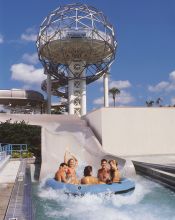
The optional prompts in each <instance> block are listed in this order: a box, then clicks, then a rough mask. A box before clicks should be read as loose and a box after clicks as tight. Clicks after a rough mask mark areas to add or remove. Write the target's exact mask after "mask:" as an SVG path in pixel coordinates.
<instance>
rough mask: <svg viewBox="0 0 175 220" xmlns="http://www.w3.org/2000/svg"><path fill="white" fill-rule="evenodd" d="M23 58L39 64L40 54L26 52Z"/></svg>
mask: <svg viewBox="0 0 175 220" xmlns="http://www.w3.org/2000/svg"><path fill="white" fill-rule="evenodd" d="M22 59H23V60H24V61H26V62H28V63H31V64H37V63H38V54H37V53H33V54H28V53H25V54H24V55H23V56H22Z"/></svg>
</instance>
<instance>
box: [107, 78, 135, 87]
mask: <svg viewBox="0 0 175 220" xmlns="http://www.w3.org/2000/svg"><path fill="white" fill-rule="evenodd" d="M113 87H116V88H118V89H126V88H129V87H131V83H130V82H129V81H128V80H125V81H122V80H119V81H111V82H109V88H113Z"/></svg>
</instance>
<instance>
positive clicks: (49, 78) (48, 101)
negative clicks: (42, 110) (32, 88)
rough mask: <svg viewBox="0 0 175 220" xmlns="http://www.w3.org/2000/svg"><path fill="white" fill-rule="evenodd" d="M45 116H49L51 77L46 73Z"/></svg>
mask: <svg viewBox="0 0 175 220" xmlns="http://www.w3.org/2000/svg"><path fill="white" fill-rule="evenodd" d="M47 114H51V75H50V74H48V73H47Z"/></svg>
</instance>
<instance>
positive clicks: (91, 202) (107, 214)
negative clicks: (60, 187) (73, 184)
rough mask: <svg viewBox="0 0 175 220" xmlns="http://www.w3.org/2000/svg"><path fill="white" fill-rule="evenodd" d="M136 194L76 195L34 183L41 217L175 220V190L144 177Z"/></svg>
mask: <svg viewBox="0 0 175 220" xmlns="http://www.w3.org/2000/svg"><path fill="white" fill-rule="evenodd" d="M135 183H136V188H135V190H134V191H133V193H129V194H125V195H124V194H123V195H104V194H100V195H90V194H86V195H85V196H83V197H74V196H70V195H69V196H68V195H65V194H64V193H63V192H61V191H56V190H53V189H51V188H50V189H46V188H43V183H41V184H40V185H37V184H35V185H34V186H33V194H34V195H33V201H34V209H35V218H36V219H37V220H45V219H47V220H58V219H60V220H102V219H107V220H133V219H134V220H148V219H149V220H175V208H174V207H175V193H173V192H172V191H170V190H168V189H166V188H164V187H162V186H160V185H158V184H156V183H153V182H151V181H148V180H146V179H144V178H142V177H137V179H136V180H135Z"/></svg>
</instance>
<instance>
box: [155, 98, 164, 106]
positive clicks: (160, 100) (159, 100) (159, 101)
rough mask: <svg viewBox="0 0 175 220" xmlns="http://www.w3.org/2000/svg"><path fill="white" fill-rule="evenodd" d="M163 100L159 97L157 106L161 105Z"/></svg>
mask: <svg viewBox="0 0 175 220" xmlns="http://www.w3.org/2000/svg"><path fill="white" fill-rule="evenodd" d="M162 101H163V100H162V99H161V98H158V99H157V100H156V105H157V106H159V107H161V104H160V103H161V102H162Z"/></svg>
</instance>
